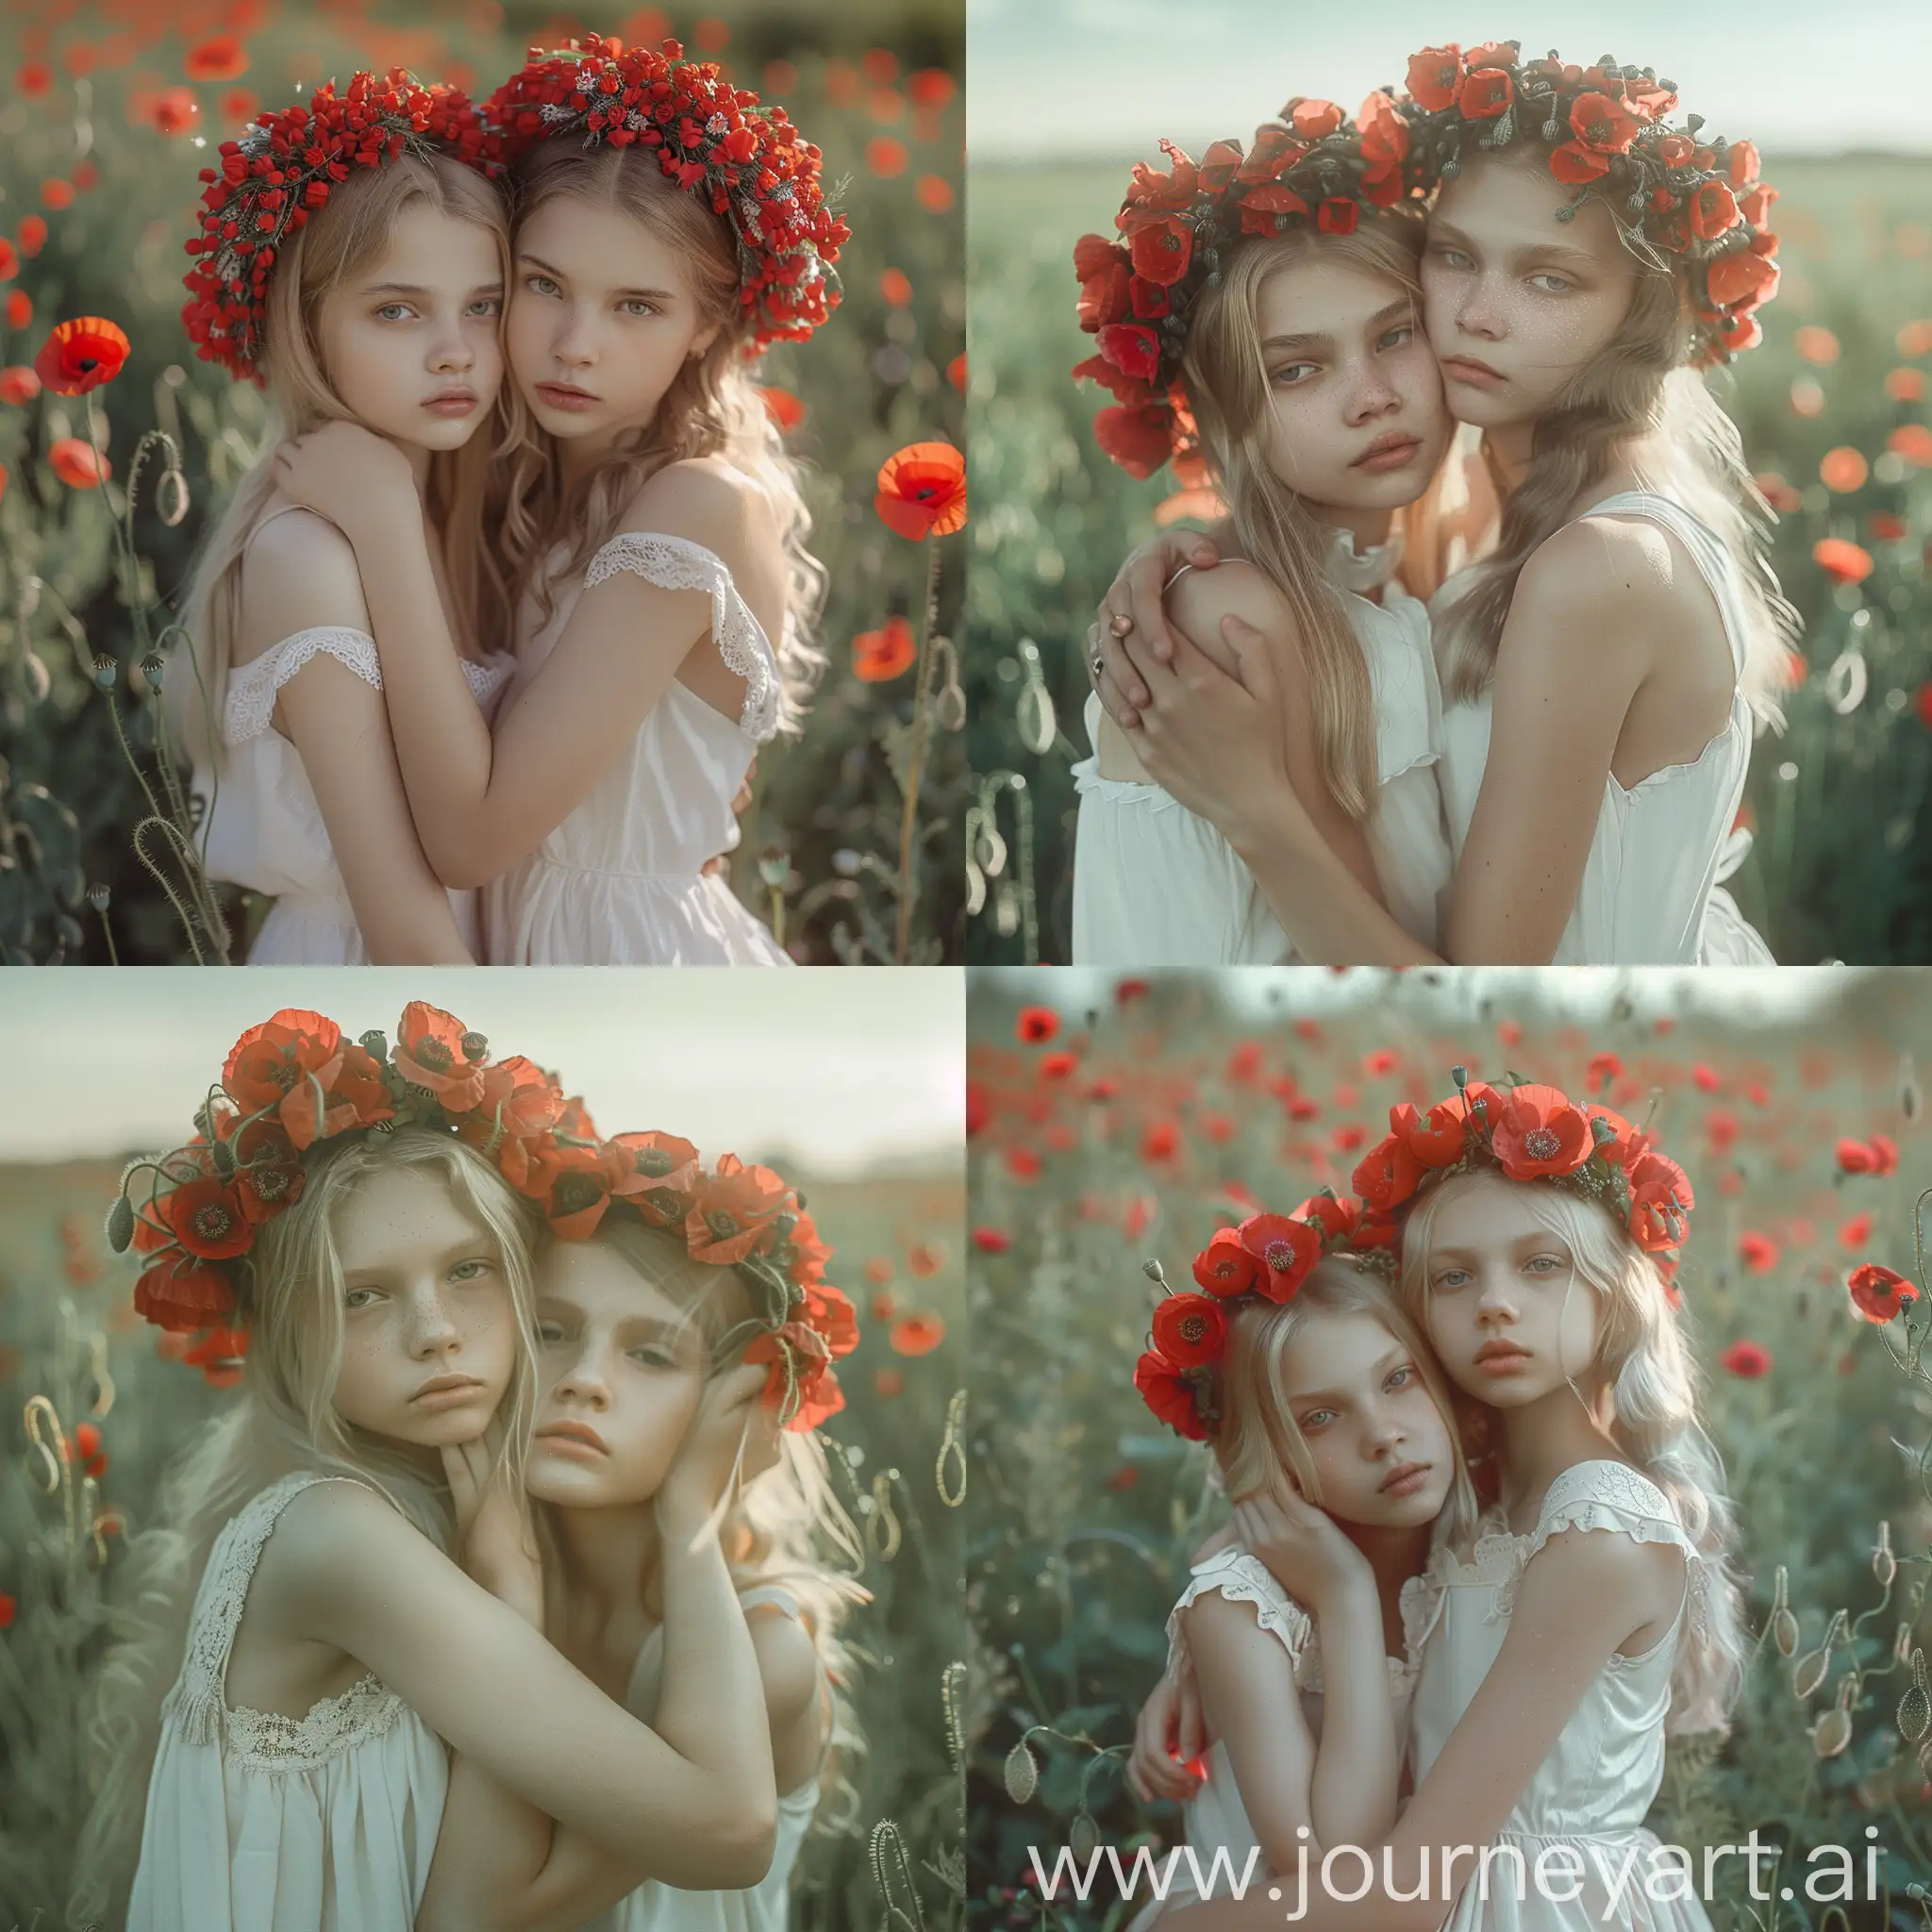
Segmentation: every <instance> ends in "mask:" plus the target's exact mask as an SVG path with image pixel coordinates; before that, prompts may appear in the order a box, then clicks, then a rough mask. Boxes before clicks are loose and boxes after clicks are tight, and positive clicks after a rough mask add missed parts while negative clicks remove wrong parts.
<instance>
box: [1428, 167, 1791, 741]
mask: <svg viewBox="0 0 1932 1932" xmlns="http://www.w3.org/2000/svg"><path fill="white" fill-rule="evenodd" d="M1547 161H1548V154H1547V150H1546V149H1544V148H1543V147H1541V145H1539V144H1538V143H1535V142H1525V143H1521V144H1519V145H1517V146H1515V147H1512V148H1510V149H1508V150H1507V151H1505V152H1504V153H1501V154H1497V155H1493V156H1482V157H1480V158H1477V159H1475V160H1474V161H1472V162H1471V163H1470V164H1469V165H1470V166H1472V167H1482V166H1509V167H1529V166H1534V167H1536V168H1538V169H1541V170H1544V171H1545V172H1544V173H1543V174H1542V175H1541V177H1540V178H1543V179H1547V178H1548V176H1547V173H1546V170H1547ZM1605 206H1606V207H1609V206H1610V205H1609V204H1608V203H1606V204H1605ZM1610 211H1611V214H1612V217H1613V219H1615V220H1616V223H1617V234H1618V239H1619V242H1621V244H1622V246H1623V248H1624V251H1625V252H1626V253H1627V254H1628V255H1629V256H1630V258H1632V260H1633V261H1634V262H1635V263H1636V267H1637V277H1636V284H1635V287H1634V290H1633V291H1632V294H1631V298H1630V307H1629V309H1628V311H1627V312H1626V313H1625V315H1624V320H1623V322H1622V323H1621V324H1620V325H1619V326H1618V328H1617V331H1616V333H1615V334H1614V335H1613V336H1612V337H1611V338H1610V340H1609V341H1608V342H1607V343H1606V344H1605V346H1604V348H1603V349H1602V350H1601V351H1600V352H1599V353H1598V354H1597V355H1595V356H1594V357H1592V358H1591V360H1590V361H1589V363H1588V364H1587V365H1585V366H1584V367H1583V368H1581V369H1579V370H1578V371H1577V372H1576V374H1575V375H1574V376H1573V377H1572V378H1571V380H1570V383H1569V385H1568V387H1567V388H1566V389H1565V390H1564V391H1563V393H1562V394H1561V395H1560V396H1559V397H1558V398H1557V402H1556V404H1555V405H1554V406H1553V407H1552V408H1550V409H1548V410H1547V411H1545V413H1544V414H1543V415H1542V416H1541V418H1540V419H1539V420H1538V422H1537V425H1536V428H1535V431H1534V435H1533V441H1532V443H1531V454H1530V461H1529V467H1528V469H1527V470H1526V471H1525V472H1524V475H1523V476H1522V478H1521V480H1520V481H1519V482H1518V483H1517V485H1516V487H1515V488H1514V489H1513V490H1509V491H1504V490H1503V489H1502V488H1501V487H1500V484H1499V487H1498V491H1497V494H1498V495H1499V496H1501V497H1503V499H1504V501H1503V510H1502V525H1501V528H1500V531H1499V533H1498V536H1497V540H1496V547H1495V549H1494V550H1493V552H1492V553H1491V555H1490V556H1488V557H1486V558H1483V560H1482V561H1481V562H1480V563H1477V564H1475V565H1474V566H1473V567H1472V568H1471V569H1470V571H1469V572H1468V573H1467V576H1466V580H1465V581H1464V582H1463V583H1462V584H1461V585H1460V586H1459V587H1458V589H1457V592H1456V594H1455V597H1454V598H1453V600H1452V601H1451V603H1450V604H1449V607H1448V608H1447V609H1446V610H1445V611H1444V612H1442V613H1441V615H1440V616H1439V617H1438V619H1437V626H1438V640H1439V641H1438V645H1437V654H1438V656H1439V657H1440V658H1441V666H1442V695H1443V699H1444V701H1445V702H1447V703H1449V704H1457V703H1465V702H1468V701H1469V700H1472V699H1474V698H1477V697H1480V696H1481V694H1482V693H1483V691H1485V690H1487V689H1488V687H1489V684H1490V680H1491V678H1492V677H1493V676H1494V675H1495V669H1496V650H1497V646H1498V645H1499V644H1500V643H1501V641H1502V638H1503V625H1504V623H1505V621H1506V620H1507V617H1508V615H1509V605H1510V601H1511V599H1512V598H1513V597H1514V596H1515V594H1516V582H1517V579H1518V578H1519V577H1520V576H1521V575H1522V574H1523V567H1524V564H1525V563H1527V562H1528V561H1529V559H1530V558H1531V556H1533V555H1534V554H1535V552H1536V551H1537V549H1538V548H1539V547H1540V546H1541V544H1542V543H1543V542H1544V541H1546V540H1547V539H1548V538H1550V537H1553V536H1555V535H1556V533H1557V531H1558V530H1559V529H1561V528H1562V527H1563V525H1565V524H1566V523H1568V522H1570V521H1571V519H1572V518H1573V517H1574V516H1575V514H1576V505H1577V503H1578V502H1579V500H1580V499H1582V498H1583V497H1584V496H1585V495H1586V494H1587V492H1588V491H1590V490H1591V488H1593V487H1594V486H1595V485H1596V484H1598V483H1600V482H1602V481H1603V480H1604V478H1605V477H1606V476H1607V475H1608V474H1609V472H1610V470H1611V468H1612V466H1613V465H1614V464H1615V463H1616V462H1617V461H1618V460H1619V458H1622V457H1623V456H1624V455H1625V453H1626V452H1627V451H1628V450H1629V448H1630V445H1631V444H1632V443H1634V442H1635V441H1638V440H1640V439H1649V440H1651V443H1652V451H1651V454H1650V456H1649V458H1648V460H1647V463H1646V465H1645V474H1643V475H1641V476H1640V478H1639V480H1640V481H1641V482H1642V483H1643V484H1644V485H1645V486H1646V487H1649V488H1653V489H1655V490H1656V491H1657V493H1658V494H1659V495H1664V496H1668V497H1670V498H1671V499H1672V500H1673V501H1674V502H1676V503H1680V504H1682V506H1683V507H1684V508H1686V509H1687V510H1689V511H1690V512H1691V515H1692V516H1694V517H1695V518H1696V519H1697V520H1698V522H1699V523H1701V524H1702V525H1704V526H1705V527H1706V528H1707V530H1709V531H1710V532H1711V534H1712V535H1713V536H1715V537H1716V538H1717V540H1718V541H1719V542H1720V543H1721V544H1722V545H1723V547H1724V551H1725V553H1726V554H1727V555H1728V556H1729V558H1731V560H1732V562H1733V564H1734V565H1735V566H1736V569H1735V573H1734V575H1735V578H1736V581H1737V583H1738V586H1739V588H1740V594H1741V596H1742V599H1743V604H1744V612H1745V636H1744V640H1743V642H1744V666H1743V672H1742V675H1741V676H1740V689H1741V690H1742V691H1743V692H1744V696H1745V699H1746V701H1747V702H1748V703H1749V704H1750V706H1751V709H1752V711H1753V713H1754V714H1755V716H1756V717H1757V720H1758V724H1759V727H1760V728H1763V727H1765V726H1774V727H1775V726H1781V725H1782V724H1783V722H1784V718H1783V713H1782V711H1781V710H1780V708H1779V707H1778V703H1777V698H1776V691H1777V689H1778V687H1779V684H1780V682H1781V680H1782V675H1783V666H1784V659H1785V653H1786V651H1787V650H1788V649H1789V648H1790V645H1791V644H1792V643H1793V642H1794V641H1795V640H1796V639H1797V638H1798V636H1799V635H1800V633H1801V631H1802V628H1803V625H1802V624H1801V621H1800V619H1799V617H1798V613H1797V612H1796V611H1795V610H1794V609H1793V608H1791V606H1790V604H1789V603H1788V602H1787V601H1786V599H1785V597H1784V594H1783V593H1782V591H1780V590H1779V589H1778V583H1777V578H1776V577H1775V576H1774V575H1773V573H1772V568H1771V561H1770V555H1769V541H1768V525H1769V522H1770V519H1771V507H1770V505H1769V504H1767V503H1766V502H1765V500H1764V496H1763V493H1762V492H1761V491H1759V490H1758V488H1757V484H1756V483H1755V482H1754V481H1753V480H1752V476H1751V472H1750V471H1749V469H1747V468H1746V467H1745V463H1744V447H1743V441H1742V439H1741V438H1740V435H1739V433H1738V426H1737V425H1736V424H1735V423H1733V422H1732V421H1731V419H1730V417H1729V416H1727V415H1726V414H1725V413H1724V409H1723V408H1722V407H1721V406H1720V404H1719V403H1718V400H1717V398H1716V397H1715V396H1714V395H1712V394H1711V392H1710V391H1709V390H1708V389H1707V387H1706V385H1705V383H1704V380H1703V378H1702V377H1701V376H1700V375H1698V374H1697V372H1696V371H1694V370H1693V369H1691V367H1690V356H1691V322H1692V317H1691V308H1690V299H1691V298H1690V292H1689V289H1688V286H1687V284H1686V282H1685V280H1684V278H1683V276H1682V275H1680V274H1678V272H1677V271H1675V270H1674V269H1673V267H1672V266H1671V263H1670V260H1669V258H1667V257H1665V256H1662V255H1660V254H1659V253H1658V252H1657V250H1656V249H1655V248H1654V247H1652V246H1651V244H1650V243H1649V242H1647V241H1646V240H1645V239H1644V237H1643V235H1642V234H1641V231H1639V230H1637V229H1635V228H1632V227H1630V226H1628V225H1626V224H1625V223H1624V220H1623V218H1622V217H1621V216H1620V215H1618V214H1617V211H1616V209H1615V208H1611V210H1610Z"/></svg>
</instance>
